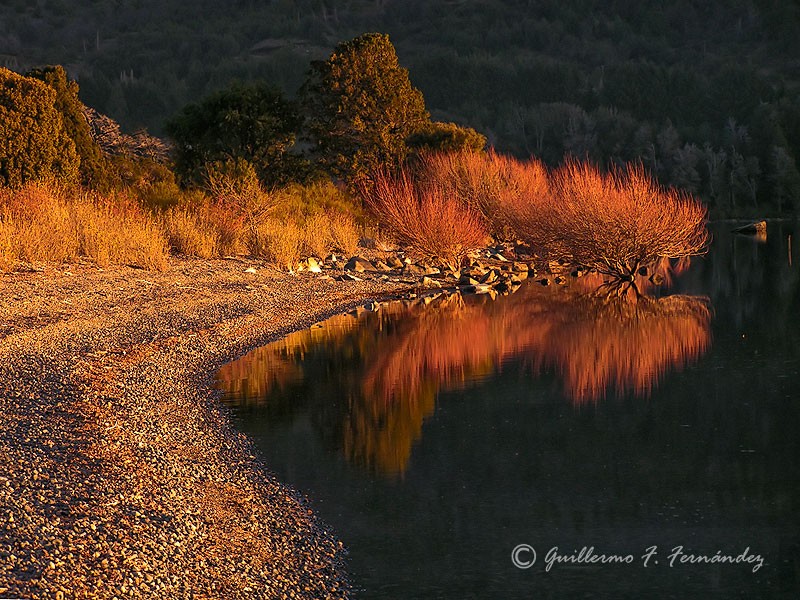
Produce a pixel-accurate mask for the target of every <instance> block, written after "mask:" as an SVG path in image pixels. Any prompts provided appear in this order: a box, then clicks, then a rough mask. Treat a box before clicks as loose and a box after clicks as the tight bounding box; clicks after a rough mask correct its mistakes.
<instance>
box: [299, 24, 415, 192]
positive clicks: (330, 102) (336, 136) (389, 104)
mask: <svg viewBox="0 0 800 600" xmlns="http://www.w3.org/2000/svg"><path fill="white" fill-rule="evenodd" d="M300 94H301V98H302V103H303V107H304V112H305V114H306V115H307V116H308V119H307V132H308V137H309V140H310V141H311V143H312V155H313V156H315V157H316V158H317V159H318V160H319V162H320V164H321V166H322V167H323V168H324V169H326V170H327V171H328V172H329V173H331V174H332V175H334V176H337V177H341V178H343V179H345V180H348V181H350V182H353V181H357V180H359V179H361V178H363V177H364V176H365V175H366V174H367V173H368V172H370V171H372V170H373V169H375V168H377V167H379V166H389V167H391V166H394V165H397V164H399V163H400V162H401V161H402V160H403V159H405V157H406V155H407V153H408V147H407V145H406V139H407V138H408V137H409V136H410V135H412V134H413V133H415V132H416V131H418V130H419V129H420V128H421V127H422V126H424V125H425V124H426V123H428V122H429V115H428V112H427V111H426V110H425V101H424V100H423V97H422V92H420V91H419V90H418V89H416V88H414V87H413V86H412V85H411V81H410V80H409V78H408V71H407V70H406V69H404V68H402V67H401V66H400V65H399V63H398V59H397V53H396V52H395V49H394V46H393V45H392V43H391V42H390V41H389V36H387V35H384V34H379V33H367V34H364V35H361V36H359V37H357V38H355V39H353V40H350V41H347V42H342V43H340V44H339V45H338V46H336V48H335V49H334V51H333V53H332V54H331V55H330V57H329V58H328V60H326V61H318V62H314V63H312V65H311V71H310V73H309V77H308V79H307V81H306V83H305V84H304V85H303V87H302V89H301V92H300Z"/></svg>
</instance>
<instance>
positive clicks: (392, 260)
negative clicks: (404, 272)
mask: <svg viewBox="0 0 800 600" xmlns="http://www.w3.org/2000/svg"><path fill="white" fill-rule="evenodd" d="M386 264H387V265H389V266H390V267H391V268H392V269H402V268H403V266H404V265H405V263H404V262H403V261H402V260H400V259H399V258H398V257H397V256H395V255H394V254H392V255H391V256H390V257H389V258H387V259H386Z"/></svg>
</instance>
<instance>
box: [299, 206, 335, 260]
mask: <svg viewBox="0 0 800 600" xmlns="http://www.w3.org/2000/svg"><path fill="white" fill-rule="evenodd" d="M332 248H333V235H332V234H331V218H330V216H329V215H328V214H327V213H324V212H318V213H314V214H313V215H311V216H310V217H308V218H307V219H306V222H305V223H304V224H303V252H304V253H305V254H308V255H309V256H316V257H319V258H325V257H326V256H327V255H328V254H330V251H331V249H332Z"/></svg>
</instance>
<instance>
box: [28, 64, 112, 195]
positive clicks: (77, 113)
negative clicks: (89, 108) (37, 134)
mask: <svg viewBox="0 0 800 600" xmlns="http://www.w3.org/2000/svg"><path fill="white" fill-rule="evenodd" d="M26 75H27V76H28V77H33V78H35V79H39V80H41V81H44V82H45V83H46V84H47V85H49V86H50V87H51V88H53V90H55V92H56V102H55V107H56V110H58V111H59V112H60V113H61V118H62V121H63V123H64V129H65V131H66V133H67V135H68V136H69V137H70V139H72V142H73V143H74V144H75V150H76V152H77V153H78V156H79V157H80V177H81V183H83V184H84V185H87V186H90V187H93V188H98V187H99V188H107V187H109V185H110V184H111V173H110V170H111V167H110V165H109V163H108V160H107V158H106V157H105V156H104V154H103V151H102V150H101V149H100V146H98V144H97V142H95V140H94V139H93V138H92V132H91V128H90V126H89V122H88V120H87V118H86V114H85V108H86V107H85V106H84V105H83V103H82V102H81V101H80V99H79V98H78V84H77V83H76V82H75V81H73V80H71V79H69V78H68V77H67V72H66V71H65V70H64V67H62V66H61V65H55V66H47V67H41V68H37V69H33V70H31V71H28V73H26Z"/></svg>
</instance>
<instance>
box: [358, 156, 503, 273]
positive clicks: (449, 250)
mask: <svg viewBox="0 0 800 600" xmlns="http://www.w3.org/2000/svg"><path fill="white" fill-rule="evenodd" d="M372 183H373V185H372V186H371V187H370V188H369V191H365V192H364V194H365V202H366V203H367V205H368V206H369V207H370V209H371V210H372V212H373V214H374V215H375V217H376V218H377V219H378V221H379V222H380V223H381V224H383V225H384V226H385V227H386V228H387V229H388V231H389V233H390V235H392V236H393V237H394V238H395V240H396V241H397V242H398V243H400V244H402V245H404V246H406V247H407V250H408V251H409V253H411V254H416V255H418V256H421V257H424V258H438V259H441V260H443V261H445V262H447V263H448V264H450V265H451V267H453V268H457V267H458V265H459V264H460V262H461V260H462V259H463V257H464V256H466V255H467V254H468V253H469V252H470V251H472V250H475V249H477V248H481V247H482V246H484V244H485V243H486V241H487V240H488V234H487V230H486V227H485V225H484V218H483V216H482V215H481V213H480V212H479V211H478V210H477V209H476V208H474V207H472V206H469V205H465V204H464V203H462V201H460V200H459V199H458V198H457V197H455V196H453V195H452V194H450V193H449V192H448V190H447V188H446V187H444V186H440V185H438V184H437V183H436V181H434V180H430V181H427V182H426V181H422V182H419V183H417V182H414V181H412V179H411V175H410V174H409V173H408V171H405V170H401V171H400V172H399V174H398V175H395V176H393V175H389V174H388V173H387V172H385V171H381V172H378V173H376V174H375V175H374V179H373V182H372Z"/></svg>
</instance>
